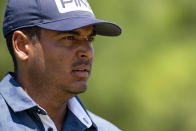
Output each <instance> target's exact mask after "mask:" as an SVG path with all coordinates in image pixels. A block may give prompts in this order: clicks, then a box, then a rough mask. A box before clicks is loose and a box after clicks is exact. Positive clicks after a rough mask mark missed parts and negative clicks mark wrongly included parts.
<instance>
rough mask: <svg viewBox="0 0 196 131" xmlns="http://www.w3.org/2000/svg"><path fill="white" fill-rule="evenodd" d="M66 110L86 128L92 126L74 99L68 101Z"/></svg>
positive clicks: (85, 113) (84, 111)
mask: <svg viewBox="0 0 196 131" xmlns="http://www.w3.org/2000/svg"><path fill="white" fill-rule="evenodd" d="M68 108H69V110H70V111H71V112H72V113H73V114H74V115H75V116H76V117H77V118H78V119H79V120H80V121H81V122H82V123H83V124H84V125H86V127H88V128H89V127H91V126H92V120H91V119H90V117H89V115H88V114H87V112H86V110H85V109H84V107H82V105H81V104H80V103H79V101H78V100H77V99H76V97H73V98H71V99H69V101H68Z"/></svg>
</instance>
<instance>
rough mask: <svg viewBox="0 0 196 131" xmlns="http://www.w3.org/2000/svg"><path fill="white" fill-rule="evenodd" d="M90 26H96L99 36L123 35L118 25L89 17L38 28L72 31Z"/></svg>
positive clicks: (47, 24) (41, 25) (63, 20)
mask: <svg viewBox="0 0 196 131" xmlns="http://www.w3.org/2000/svg"><path fill="white" fill-rule="evenodd" d="M90 25H93V26H94V29H95V31H96V34H97V35H102V36H118V35H120V34H121V28H120V27H119V26H118V25H117V24H115V23H112V22H108V21H103V20H99V19H95V18H89V17H73V18H68V19H62V20H58V21H53V22H45V23H41V24H38V25H37V26H39V27H41V28H45V29H49V30H55V31H70V30H76V29H79V28H82V27H85V26H90Z"/></svg>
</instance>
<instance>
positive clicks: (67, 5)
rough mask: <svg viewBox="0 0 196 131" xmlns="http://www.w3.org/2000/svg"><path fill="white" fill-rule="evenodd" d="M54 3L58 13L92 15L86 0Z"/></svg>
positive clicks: (62, 0)
mask: <svg viewBox="0 0 196 131" xmlns="http://www.w3.org/2000/svg"><path fill="white" fill-rule="evenodd" d="M55 2H56V5H57V7H58V10H59V12H60V13H67V12H71V11H88V12H90V13H92V14H93V11H92V9H91V7H90V5H89V4H88V1H87V0H55Z"/></svg>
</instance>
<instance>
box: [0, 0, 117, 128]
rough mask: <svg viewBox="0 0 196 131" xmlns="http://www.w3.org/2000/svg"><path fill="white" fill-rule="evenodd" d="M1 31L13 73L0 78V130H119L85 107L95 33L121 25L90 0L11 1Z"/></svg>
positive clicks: (111, 33)
mask: <svg viewBox="0 0 196 131" xmlns="http://www.w3.org/2000/svg"><path fill="white" fill-rule="evenodd" d="M3 33H4V37H5V38H6V41H7V46H8V49H9V52H10V54H11V56H12V58H13V61H14V70H15V71H14V73H11V72H10V73H7V75H6V76H5V77H4V78H3V80H2V81H1V83H0V110H1V111H0V130H1V131H31V130H33V131H34V130H36V131H57V130H58V131H61V130H62V131H84V130H85V131H105V130H107V131H118V130H119V129H118V128H117V127H116V126H114V125H113V124H111V123H110V122H108V121H106V120H104V119H102V118H100V117H98V116H96V115H94V114H93V113H91V112H89V111H87V110H86V109H85V108H84V106H83V105H82V103H81V101H80V100H79V98H78V97H77V94H79V93H82V92H85V90H86V88H87V81H88V78H89V76H90V72H91V66H92V62H93V57H94V50H93V46H92V41H93V39H94V38H95V35H96V34H97V35H104V36H118V35H120V34H121V29H120V27H119V26H118V25H116V24H114V23H111V22H106V21H102V20H98V19H96V18H95V16H94V14H93V12H92V10H91V8H90V6H89V4H88V2H87V1H86V0H74V1H73V0H8V2H7V7H6V11H5V16H4V23H3Z"/></svg>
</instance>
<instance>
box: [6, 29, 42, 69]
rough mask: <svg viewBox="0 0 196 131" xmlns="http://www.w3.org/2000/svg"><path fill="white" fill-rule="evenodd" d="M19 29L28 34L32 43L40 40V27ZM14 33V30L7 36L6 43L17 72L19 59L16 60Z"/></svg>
mask: <svg viewBox="0 0 196 131" xmlns="http://www.w3.org/2000/svg"><path fill="white" fill-rule="evenodd" d="M18 30H21V31H22V32H23V33H24V34H25V35H27V37H28V38H29V39H30V40H31V41H32V43H35V42H36V41H37V40H40V31H41V28H40V27H37V26H33V27H25V28H21V29H18ZM13 34H14V31H13V32H11V33H9V34H8V35H7V36H6V43H7V48H8V50H9V52H10V55H11V57H12V60H13V63H14V71H15V72H16V71H17V61H16V57H15V54H14V49H13V44H12V37H13Z"/></svg>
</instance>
